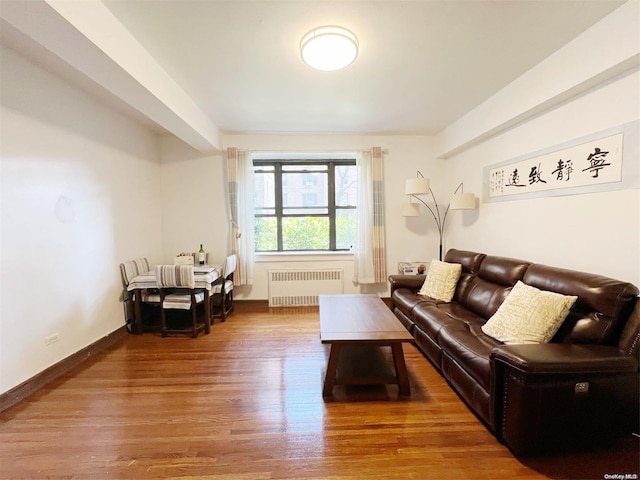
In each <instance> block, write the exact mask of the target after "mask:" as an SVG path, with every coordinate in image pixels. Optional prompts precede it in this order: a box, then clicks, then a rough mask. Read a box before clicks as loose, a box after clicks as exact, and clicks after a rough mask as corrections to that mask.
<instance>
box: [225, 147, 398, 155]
mask: <svg viewBox="0 0 640 480" xmlns="http://www.w3.org/2000/svg"><path fill="white" fill-rule="evenodd" d="M227 148H229V147H225V150H226V149H227ZM236 148H237V147H236ZM237 150H238V151H239V152H244V153H286V154H288V155H295V154H296V153H320V154H322V153H353V152H367V151H369V150H371V147H370V148H341V149H338V150H327V149H319V148H317V149H314V150H300V149H295V150H249V149H244V148H237ZM382 153H384V154H388V153H389V149H388V148H383V149H382Z"/></svg>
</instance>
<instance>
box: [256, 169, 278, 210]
mask: <svg viewBox="0 0 640 480" xmlns="http://www.w3.org/2000/svg"><path fill="white" fill-rule="evenodd" d="M254 184H255V186H256V188H255V195H254V199H255V200H254V205H255V207H256V209H260V208H274V207H275V206H276V195H275V188H274V186H275V176H274V174H273V173H256V174H255V175H254Z"/></svg>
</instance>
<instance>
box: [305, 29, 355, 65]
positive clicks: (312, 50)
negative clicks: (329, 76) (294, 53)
mask: <svg viewBox="0 0 640 480" xmlns="http://www.w3.org/2000/svg"><path fill="white" fill-rule="evenodd" d="M300 54H301V55H302V60H304V63H306V64H307V65H309V66H310V67H312V68H315V69H316V70H324V71H327V72H329V71H333V70H340V69H341V68H344V67H346V66H348V65H350V64H352V63H353V61H354V60H355V59H356V57H357V56H358V38H357V37H356V36H355V35H354V34H353V32H351V31H349V30H347V29H346V28H342V27H337V26H334V25H327V26H324V27H318V28H314V29H313V30H311V31H310V32H309V33H307V34H306V35H305V36H304V37H302V41H301V42H300Z"/></svg>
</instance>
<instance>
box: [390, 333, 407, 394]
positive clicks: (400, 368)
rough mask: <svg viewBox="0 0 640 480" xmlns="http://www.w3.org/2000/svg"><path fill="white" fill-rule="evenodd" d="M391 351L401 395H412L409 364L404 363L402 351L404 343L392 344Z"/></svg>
mask: <svg viewBox="0 0 640 480" xmlns="http://www.w3.org/2000/svg"><path fill="white" fill-rule="evenodd" d="M391 352H392V353H393V363H394V364H395V366H396V378H397V380H398V390H399V391H400V395H404V396H409V395H411V389H410V387H409V375H408V374H407V365H406V363H404V354H403V353H402V343H394V344H392V345H391Z"/></svg>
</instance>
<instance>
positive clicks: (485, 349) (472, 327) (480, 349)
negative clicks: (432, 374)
mask: <svg viewBox="0 0 640 480" xmlns="http://www.w3.org/2000/svg"><path fill="white" fill-rule="evenodd" d="M438 343H439V345H440V347H441V348H442V351H443V352H444V353H445V354H446V355H447V356H448V357H450V358H451V359H453V360H454V361H455V362H456V363H457V364H458V365H459V366H460V367H461V368H462V369H463V370H465V371H466V372H467V373H468V374H469V375H470V376H471V377H473V378H474V379H475V380H476V381H477V382H478V383H479V384H480V385H481V386H482V388H484V389H485V390H486V391H490V387H491V363H490V361H489V355H490V354H491V351H492V350H493V349H494V348H495V347H497V346H498V345H502V343H500V342H499V341H497V340H496V339H494V338H491V337H490V336H488V335H485V334H484V333H483V332H482V330H481V326H480V325H478V324H466V323H461V322H456V323H451V324H448V325H445V326H443V327H442V328H441V329H440V336H439V338H438Z"/></svg>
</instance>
